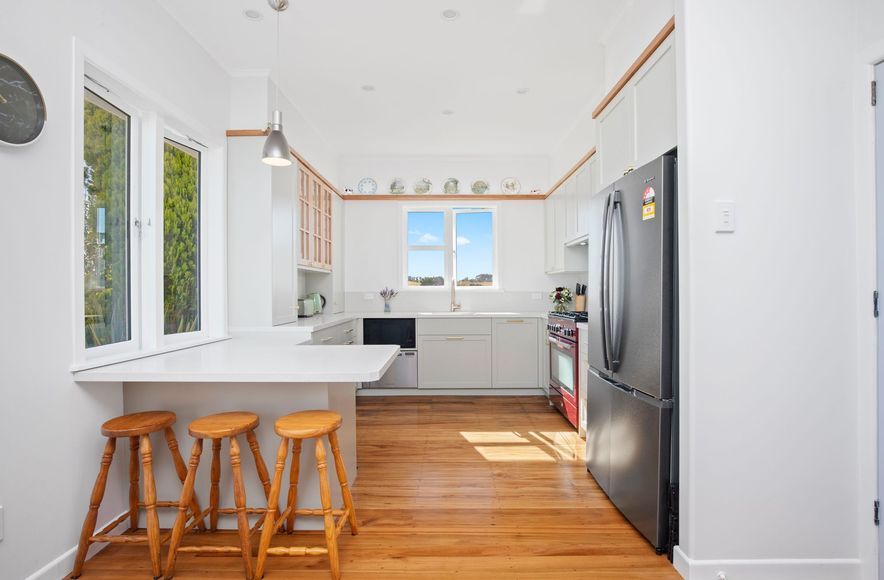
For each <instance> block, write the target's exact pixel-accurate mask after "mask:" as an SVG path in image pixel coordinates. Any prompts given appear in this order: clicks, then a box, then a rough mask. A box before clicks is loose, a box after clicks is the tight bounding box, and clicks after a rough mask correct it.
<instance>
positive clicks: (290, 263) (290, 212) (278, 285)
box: [270, 167, 298, 325]
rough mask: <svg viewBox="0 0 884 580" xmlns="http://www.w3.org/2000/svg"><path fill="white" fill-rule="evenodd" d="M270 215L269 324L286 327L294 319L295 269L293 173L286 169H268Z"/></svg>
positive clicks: (295, 307) (296, 206)
mask: <svg viewBox="0 0 884 580" xmlns="http://www.w3.org/2000/svg"><path fill="white" fill-rule="evenodd" d="M270 171H271V176H270V184H271V212H272V216H273V217H272V223H273V225H272V228H271V232H272V233H271V238H272V243H273V251H272V253H271V255H272V269H273V273H272V280H273V281H272V284H273V307H272V308H273V314H272V318H273V324H274V325H278V324H287V323H289V322H295V321H297V320H298V296H297V288H298V281H297V270H296V268H295V263H296V259H295V256H296V252H297V248H296V242H297V240H296V238H295V227H296V221H297V219H298V218H297V211H298V202H297V193H296V192H295V181H294V173H295V172H294V171H292V170H291V168H289V167H272V168H271V169H270Z"/></svg>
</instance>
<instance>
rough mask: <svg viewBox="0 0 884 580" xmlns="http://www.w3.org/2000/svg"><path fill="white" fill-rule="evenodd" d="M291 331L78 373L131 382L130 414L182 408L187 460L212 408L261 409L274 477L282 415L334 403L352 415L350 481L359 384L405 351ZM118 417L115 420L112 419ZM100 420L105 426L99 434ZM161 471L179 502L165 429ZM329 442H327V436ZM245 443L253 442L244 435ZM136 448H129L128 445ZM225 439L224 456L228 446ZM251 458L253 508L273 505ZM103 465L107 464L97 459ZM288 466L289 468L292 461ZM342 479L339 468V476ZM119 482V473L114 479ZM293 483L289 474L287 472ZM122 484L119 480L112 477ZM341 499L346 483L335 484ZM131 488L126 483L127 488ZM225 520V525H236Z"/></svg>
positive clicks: (119, 462) (127, 386) (317, 525)
mask: <svg viewBox="0 0 884 580" xmlns="http://www.w3.org/2000/svg"><path fill="white" fill-rule="evenodd" d="M298 342H299V340H298V339H296V338H293V337H290V336H285V335H284V333H283V334H281V335H279V336H273V335H260V336H254V337H235V338H232V339H229V340H224V341H221V342H216V343H212V344H208V345H203V346H197V347H193V348H188V349H184V350H178V351H174V352H169V353H164V354H158V355H155V356H149V357H145V358H141V359H136V360H131V361H127V362H122V363H117V364H111V365H107V366H103V367H98V368H94V369H89V370H82V371H78V372H76V373H74V377H75V380H76V381H77V383H80V384H90V385H91V386H90V387H89V388H99V387H100V386H98V387H97V386H96V385H95V384H96V383H106V385H104V386H105V387H108V386H111V387H114V388H122V389H123V404H124V410H125V412H126V413H134V412H137V411H149V410H168V411H173V412H174V413H176V414H177V415H178V422H177V423H176V424H175V426H174V429H175V434H176V436H177V437H178V442H179V447H180V448H181V452H182V455H183V456H184V458H185V461H186V460H187V457H188V455H189V454H190V448H191V446H192V442H193V439H192V438H191V437H190V435H189V434H188V432H187V425H188V423H190V422H191V421H193V420H194V419H196V418H198V417H202V416H204V415H210V414H213V413H220V412H224V411H251V412H253V413H256V414H257V415H258V416H259V417H260V419H261V424H260V425H259V427H258V428H257V430H256V435H257V436H258V441H259V442H260V444H261V453H262V455H263V456H264V461H265V463H266V464H267V467H268V470H269V471H270V473H271V475H272V473H273V469H274V462H275V460H276V450H277V447H278V446H279V437H278V436H277V435H276V433H275V432H274V430H273V424H274V422H275V421H276V419H277V418H278V417H281V416H282V415H286V414H288V413H293V412H296V411H304V410H308V409H328V410H331V411H335V412H336V413H339V414H340V415H341V416H342V417H343V426H342V427H341V429H340V430H339V432H338V433H339V439H340V443H341V452H342V454H343V457H344V461H345V463H346V466H347V473H348V476H349V479H350V480H351V482H352V481H354V480H355V479H356V476H357V473H358V471H357V463H356V386H357V383H359V382H363V381H374V380H378V379H379V378H380V377H381V376H382V375H383V374H384V373H385V372H386V370H387V369H388V368H389V367H390V365H391V364H392V363H393V361H394V360H395V358H396V355H397V354H398V351H399V348H398V347H396V346H381V345H378V346H357V345H354V346H310V345H299V344H298ZM108 419H110V417H108ZM98 429H99V426H98V425H96V426H95V430H96V433H97V432H98ZM153 443H154V449H155V454H154V470H155V475H156V481H157V495H158V497H160V498H162V499H177V498H178V495H179V493H180V490H181V483H180V482H179V480H178V478H177V476H176V474H175V470H174V468H173V466H172V462H171V459H170V458H169V455H168V452H167V450H166V449H165V442H164V441H163V440H162V436H161V435H160V436H157V437H155V441H153ZM326 444H327V442H326ZM241 445H245V443H244V442H243V441H241ZM120 447H126V446H120ZM227 452H228V449H227V446H226V445H224V447H223V448H222V453H227ZM125 454H126V451H118V453H117V456H116V457H115V461H114V464H115V466H116V467H119V468H120V469H118V470H117V471H116V472H112V473H113V475H112V477H114V478H115V479H116V480H118V481H116V484H117V485H120V486H128V483H127V481H124V479H125V470H124V469H123V467H122V466H125V465H126V463H127V461H128V460H127V458H126V457H125ZM244 455H247V456H249V458H246V459H244V460H243V475H244V479H245V483H246V495H247V499H248V504H249V506H250V507H263V506H265V505H266V501H265V498H264V491H263V488H262V487H261V483H260V481H259V480H258V476H257V473H256V472H255V469H254V465H253V462H252V461H251V458H250V456H251V454H250V453H245V454H244ZM95 465H96V467H95V469H96V470H97V462H96V464H95ZM210 465H211V447H209V451H206V450H205V449H204V450H203V455H202V458H201V462H200V469H199V473H198V474H197V484H196V491H197V494H198V497H199V499H200V501H201V502H202V503H203V504H206V503H207V502H208V493H209V485H210V477H209V470H210ZM221 467H222V470H221V504H222V506H224V507H230V506H233V485H232V480H231V477H230V463H229V461H224V460H222V462H221ZM286 469H287V470H288V466H287V467H286ZM317 477H318V476H317V472H316V460H315V457H314V454H313V453H308V452H305V453H302V454H301V477H300V485H299V494H298V497H299V500H298V501H299V504H300V505H302V506H308V507H317V506H319V505H320V503H319V481H318V478H317ZM331 477H332V479H334V475H333V474H332V475H331ZM112 481H113V480H112ZM285 481H286V482H287V481H288V479H287V476H286V480H285ZM112 484H113V483H112ZM331 487H332V490H334V493H335V494H336V495H335V502H337V503H339V502H340V501H341V500H340V489H339V488H338V486H337V485H336V484H334V482H332V486H331ZM121 489H122V488H121ZM172 516H173V513H172V510H161V524H162V525H163V526H169V525H171V522H172ZM232 523H233V522H232V520H231V521H222V524H223V525H228V524H232ZM231 527H232V526H231ZM298 527H299V528H303V529H321V527H322V521H321V519H317V518H299V519H298Z"/></svg>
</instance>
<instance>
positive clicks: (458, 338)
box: [445, 336, 464, 340]
mask: <svg viewBox="0 0 884 580" xmlns="http://www.w3.org/2000/svg"><path fill="white" fill-rule="evenodd" d="M463 339H464V337H462V336H446V337H445V340H463Z"/></svg>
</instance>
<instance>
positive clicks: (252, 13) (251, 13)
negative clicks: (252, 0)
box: [242, 10, 263, 20]
mask: <svg viewBox="0 0 884 580" xmlns="http://www.w3.org/2000/svg"><path fill="white" fill-rule="evenodd" d="M242 14H243V16H245V17H246V18H248V19H249V20H261V18H263V15H262V14H261V13H260V12H258V11H257V10H246V11H245V12H243V13H242Z"/></svg>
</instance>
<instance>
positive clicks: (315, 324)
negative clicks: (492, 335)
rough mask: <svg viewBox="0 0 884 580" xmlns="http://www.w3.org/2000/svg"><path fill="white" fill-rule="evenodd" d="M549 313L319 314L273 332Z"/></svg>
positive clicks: (541, 317) (539, 315)
mask: <svg viewBox="0 0 884 580" xmlns="http://www.w3.org/2000/svg"><path fill="white" fill-rule="evenodd" d="M547 315H548V313H547V312H464V311H459V312H409V311H402V312H398V311H396V310H395V309H394V310H393V312H383V311H373V312H340V313H338V314H317V315H315V316H310V317H307V318H301V319H299V320H298V321H297V322H292V323H289V324H281V325H279V326H274V327H273V330H293V329H298V330H306V331H307V332H316V331H317V330H322V329H324V328H329V327H331V326H335V325H336V324H342V323H344V322H349V321H351V320H356V319H359V318H540V319H545V318H546V317H547Z"/></svg>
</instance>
